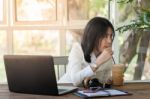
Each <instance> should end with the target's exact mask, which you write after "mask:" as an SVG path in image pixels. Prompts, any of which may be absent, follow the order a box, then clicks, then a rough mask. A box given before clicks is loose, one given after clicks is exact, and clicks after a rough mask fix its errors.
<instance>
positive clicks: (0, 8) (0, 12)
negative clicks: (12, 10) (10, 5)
mask: <svg viewBox="0 0 150 99" xmlns="http://www.w3.org/2000/svg"><path fill="white" fill-rule="evenodd" d="M2 21H3V0H0V22H2Z"/></svg>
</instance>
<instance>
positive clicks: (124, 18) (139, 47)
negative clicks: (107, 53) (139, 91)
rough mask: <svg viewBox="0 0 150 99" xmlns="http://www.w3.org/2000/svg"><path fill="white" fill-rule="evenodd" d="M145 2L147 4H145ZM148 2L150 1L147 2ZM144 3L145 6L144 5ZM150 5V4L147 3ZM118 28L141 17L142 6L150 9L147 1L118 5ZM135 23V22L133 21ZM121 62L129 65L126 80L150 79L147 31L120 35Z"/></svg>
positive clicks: (128, 32)
mask: <svg viewBox="0 0 150 99" xmlns="http://www.w3.org/2000/svg"><path fill="white" fill-rule="evenodd" d="M144 2H145V3H144ZM147 2H148V1H147ZM142 3H143V4H144V5H142ZM147 4H149V3H147ZM117 5H118V6H117V7H118V9H117V10H118V11H117V17H118V18H117V19H116V22H117V27H119V26H123V25H127V24H129V23H131V20H137V19H138V17H139V16H140V14H141V12H140V6H143V7H146V6H147V7H148V5H146V1H138V2H134V1H132V2H131V3H117ZM132 22H133V21H132ZM118 40H119V44H118V45H119V47H120V50H119V52H120V54H119V59H120V62H122V63H124V64H127V68H126V71H125V79H126V80H146V79H150V68H149V66H150V60H149V59H150V58H149V57H150V53H149V50H150V46H149V44H150V35H149V30H147V29H144V30H143V29H140V30H136V29H134V30H133V29H131V30H128V31H125V32H123V33H122V34H121V33H120V34H118Z"/></svg>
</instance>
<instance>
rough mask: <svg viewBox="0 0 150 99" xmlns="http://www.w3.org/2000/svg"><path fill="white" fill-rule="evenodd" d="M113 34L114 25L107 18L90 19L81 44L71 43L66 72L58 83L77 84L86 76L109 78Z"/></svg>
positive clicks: (105, 79) (111, 62) (104, 80)
mask: <svg viewBox="0 0 150 99" xmlns="http://www.w3.org/2000/svg"><path fill="white" fill-rule="evenodd" d="M114 35H115V32H114V27H113V25H112V24H111V23H110V22H109V21H108V20H107V19H105V18H102V17H94V18H93V19H91V20H90V21H89V22H88V23H87V25H86V27H85V30H84V34H83V37H82V40H81V44H79V43H75V44H74V45H73V47H72V50H71V52H70V54H69V59H68V61H69V62H68V66H67V72H66V74H65V75H64V76H63V77H62V78H61V79H60V80H59V83H73V84H74V85H75V86H79V85H80V84H82V81H83V80H85V79H86V78H97V79H98V80H99V81H100V82H107V81H108V80H109V79H111V66H112V64H113V61H112V54H113V51H112V41H113V38H114Z"/></svg>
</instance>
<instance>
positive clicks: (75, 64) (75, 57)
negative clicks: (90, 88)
mask: <svg viewBox="0 0 150 99" xmlns="http://www.w3.org/2000/svg"><path fill="white" fill-rule="evenodd" d="M83 65H85V64H84V55H83V51H82V49H81V46H80V45H79V44H75V45H74V46H73V48H72V50H71V52H70V54H69V63H68V69H67V70H68V72H69V74H70V78H71V80H72V82H73V84H74V85H75V86H78V85H79V84H81V83H82V81H83V80H84V78H86V77H91V76H93V75H94V74H95V73H94V72H93V70H92V69H91V67H90V65H88V64H87V66H85V68H83Z"/></svg>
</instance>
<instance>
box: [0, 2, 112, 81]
mask: <svg viewBox="0 0 150 99" xmlns="http://www.w3.org/2000/svg"><path fill="white" fill-rule="evenodd" d="M108 1H109V0H0V24H1V23H4V22H5V21H6V22H5V23H4V24H1V25H0V29H1V30H0V82H5V83H6V75H5V69H4V62H3V55H4V54H46V55H53V56H61V55H62V56H63V55H68V54H69V52H70V49H71V47H72V44H73V42H75V41H79V42H80V38H81V35H82V33H83V29H84V27H85V24H86V23H87V21H88V20H89V19H90V18H92V17H94V16H105V17H108V13H109V12H108V11H109V10H108V8H109V7H108V5H109V4H108V3H109V2H108ZM6 7H7V8H6Z"/></svg>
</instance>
